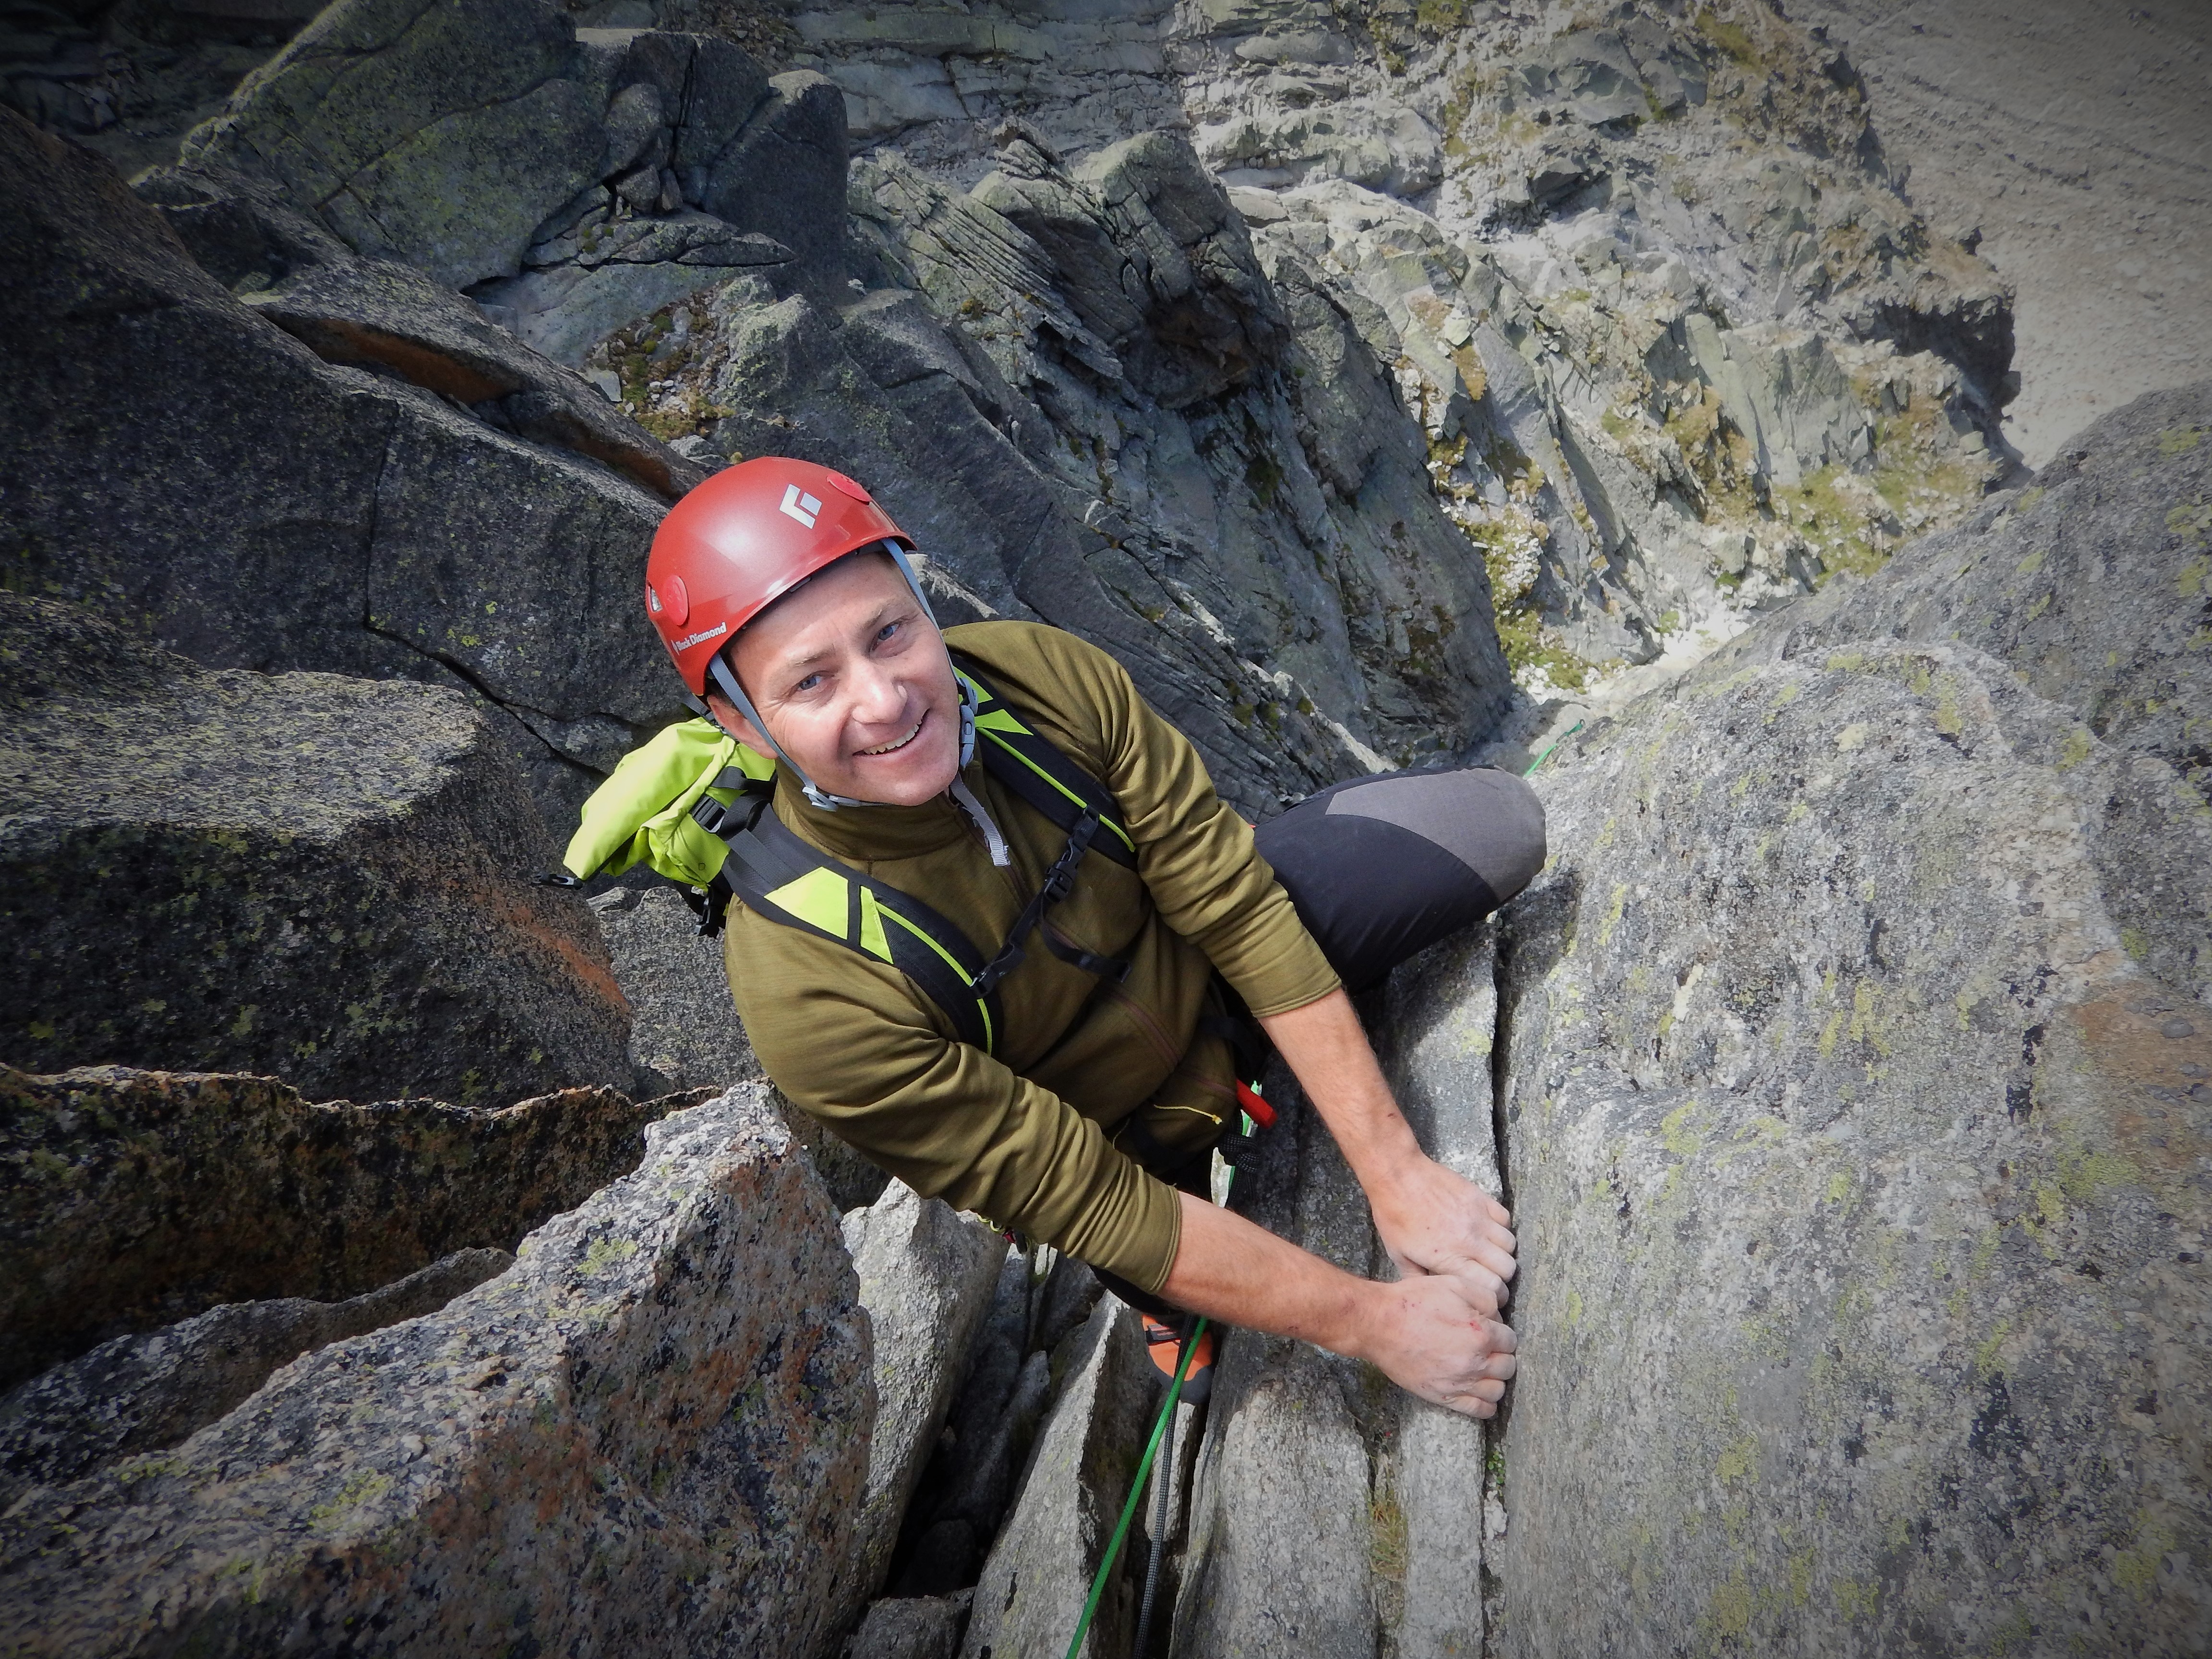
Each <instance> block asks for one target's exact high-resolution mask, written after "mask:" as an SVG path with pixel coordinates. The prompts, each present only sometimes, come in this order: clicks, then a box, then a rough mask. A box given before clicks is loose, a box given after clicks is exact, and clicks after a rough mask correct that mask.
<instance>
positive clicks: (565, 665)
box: [0, 115, 678, 1083]
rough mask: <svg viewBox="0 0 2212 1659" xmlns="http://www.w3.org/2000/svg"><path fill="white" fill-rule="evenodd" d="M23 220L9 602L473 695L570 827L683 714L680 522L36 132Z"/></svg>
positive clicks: (11, 215)
mask: <svg viewBox="0 0 2212 1659" xmlns="http://www.w3.org/2000/svg"><path fill="white" fill-rule="evenodd" d="M0 199H4V200H5V202H6V203H7V205H8V211H7V213H6V214H5V215H4V216H0V273H4V277H5V281H6V284H7V287H8V289H9V293H10V294H11V295H13V296H14V304H15V318H16V322H17V324H18V326H15V327H13V328H10V329H9V330H8V331H6V334H5V336H4V337H0V363H4V374H5V376H6V379H7V381H8V383H9V385H10V386H13V387H15V395H14V396H12V397H10V398H9V399H8V400H7V402H6V404H5V406H4V408H0V489H4V495H0V499H4V501H5V502H6V507H5V508H4V516H5V520H6V525H7V528H8V534H9V544H8V545H9V553H8V566H7V569H8V577H7V585H8V586H10V587H14V588H15V589H17V590H18V591H29V592H41V593H46V594H50V595H52V596H53V597H56V598H59V599H78V600H81V601H83V602H85V603H87V604H88V605H90V606H91V607H92V608H94V609H95V610H97V611H99V612H100V615H102V616H103V617H106V618H107V619H109V620H110V621H112V622H114V623H118V624H120V625H122V626H124V627H125V628H126V629H129V630H131V631H132V632H134V633H137V634H140V635H144V636H148V637H150V638H152V639H154V640H155V641H159V642H161V643H162V644H165V645H167V646H168V647H171V648H173V649H176V650H179V651H182V652H183V653H185V654H186V655H188V656H190V657H192V658H193V659H196V660H197V661H200V662H203V663H205V664H208V665H214V666H222V667H250V668H257V669H261V670H264V671H280V670H284V669H293V668H313V669H318V670H324V671H338V672H346V673H351V674H356V675H365V676H379V677H398V678H410V679H421V680H430V681H434V682H437V683H441V684H446V685H449V686H458V687H462V688H465V689H466V690H469V691H470V693H471V695H472V696H477V697H479V698H481V699H483V700H484V701H485V702H486V703H487V704H488V705H491V706H495V707H496V708H498V709H499V710H501V720H500V726H501V730H502V731H503V732H505V733H507V738H508V740H509V741H511V742H512V743H513V745H514V748H515V750H516V752H517V754H518V756H520V757H523V758H524V759H525V760H526V763H527V764H528V765H529V766H530V767H531V777H532V785H533V793H535V794H536V796H537V797H538V799H539V800H540V801H542V802H544V804H545V805H546V806H547V808H548V809H549V810H550V811H552V812H554V813H555V814H556V815H557V816H561V817H565V816H566V815H567V812H568V811H569V810H570V809H571V806H572V804H573V802H574V800H575V799H578V798H580V794H581V793H583V789H584V787H587V783H588V779H589V777H590V772H589V771H588V770H587V769H588V768H590V767H598V768H599V769H606V768H609V767H611V765H612V764H613V762H614V761H615V759H617V757H619V756H620V755H621V753H622V752H623V750H626V749H627V748H628V747H629V746H630V744H632V743H633V742H634V741H635V730H636V728H638V727H640V726H653V725H655V724H658V723H659V721H661V720H665V719H666V718H669V717H671V716H672V715H673V714H676V713H678V708H677V705H676V701H675V698H674V696H673V694H672V691H671V687H672V686H673V684H674V683H673V682H672V681H671V680H670V679H669V678H668V676H667V659H666V653H664V652H662V651H661V649H660V647H659V642H658V641H656V640H655V639H654V638H653V633H652V630H651V629H650V628H649V627H648V626H647V623H646V621H645V617H644V615H643V613H642V611H641V608H640V607H639V606H638V605H637V604H636V602H635V579H636V572H637V570H638V568H639V567H640V565H641V562H642V561H643V558H644V555H645V550H646V548H647V544H648V543H649V542H650V540H651V538H652V534H653V527H654V526H656V525H657V524H658V522H659V517H660V514H661V513H662V511H663V510H664V503H663V502H662V501H660V500H659V498H658V497H657V496H655V495H652V494H651V493H649V492H648V491H647V490H645V489H641V488H640V487H639V486H637V485H636V484H635V483H631V482H630V481H629V479H627V478H625V477H621V476H619V475H617V474H616V473H614V472H612V471H609V470H608V469H606V468H605V466H603V465H599V463H597V462H594V461H592V460H590V459H586V458H584V457H582V456H580V455H577V454H575V453H573V452H571V451H569V450H566V449H549V448H545V447H540V446H539V445H538V444H535V443H532V442H531V441H527V440H525V439H520V438H517V437H515V436H514V435H512V434H511V433H508V432H506V431H501V430H500V429H498V428H495V427H494V426H492V425H490V424H489V423H488V422H485V421H483V420H481V419H478V418H477V417H476V416H472V415H471V414H468V413H465V412H463V411H461V410H456V409H454V408H453V406H452V405H450V404H447V403H445V402H443V401H442V400H441V399H440V398H437V397H435V395H433V394H432V393H430V392H427V391H425V390H423V389H422V388H419V387H416V386H410V385H408V384H406V383H405V382H404V381H399V380H393V379H392V378H389V377H386V376H383V375H380V374H368V373H366V372H364V371H362V370H360V369H355V368H342V367H339V366H337V365H335V364H330V363H325V362H322V361H320V360H319V359H318V358H317V357H316V356H314V354H313V353H312V352H311V351H309V350H308V349H307V347H305V346H304V345H302V344H301V343H299V342H298V341H296V340H295V339H293V338H292V337H289V335H287V334H285V333H284V332H283V330H281V329H279V328H277V327H276V326H275V325H274V324H272V323H271V322H270V320H269V319H267V318H265V317H262V316H259V315H257V314H256V313H254V312H253V311H252V310H251V309H250V308H248V307H246V306H244V305H242V304H240V302H239V301H237V300H236V299H234V297H233V296H232V295H230V294H228V292H227V291H225V290H224V289H222V287H221V286H219V285H218V284H217V283H216V282H215V281H214V280H213V279H212V278H210V276H208V275H207V274H206V273H205V272H204V271H203V270H201V269H200V268H199V267H198V265H197V264H195V263H194V262H193V261H192V259H191V258H190V257H189V256H188V255H187V254H186V252H185V250H184V248H183V246H181V245H180V244H179V242H178V240H177V239H176V237H175V235H174V234H172V233H171V231H170V230H169V228H168V227H167V224H166V223H165V222H164V221H163V219H162V216H161V211H160V210H156V209H155V208H153V207H149V205H147V204H144V203H143V202H140V201H138V200H137V199H136V198H135V197H132V196H131V192H130V191H128V190H126V189H125V188H124V186H123V185H122V183H121V181H120V180H119V179H117V178H116V177H115V176H114V174H113V173H112V171H110V170H109V168H108V167H107V165H106V162H104V161H100V159H99V158H97V157H95V156H93V155H88V154H87V153H85V152H84V151H82V150H79V149H73V148H71V147H69V146H66V145H64V144H62V143H58V141H54V140H51V139H47V138H46V137H42V136H40V135H39V134H37V133H35V132H33V131H31V130H30V129H29V128H28V127H27V125H24V124H23V123H22V122H21V121H20V120H19V119H17V118H15V117H14V116H12V115H0ZM362 695H366V694H365V693H364V694H362ZM552 867H554V866H553V865H552V864H551V863H550V862H548V863H545V864H533V865H532V866H529V868H528V872H527V873H534V872H535V871H536V870H538V869H550V868H552ZM15 1058H17V1059H18V1060H21V1059H22V1058H24V1056H23V1055H21V1054H17V1055H16V1056H15ZM556 1080H557V1081H559V1082H564V1083H565V1082H574V1081H578V1080H580V1078H578V1077H576V1076H573V1075H572V1076H569V1077H564V1078H561V1079H556Z"/></svg>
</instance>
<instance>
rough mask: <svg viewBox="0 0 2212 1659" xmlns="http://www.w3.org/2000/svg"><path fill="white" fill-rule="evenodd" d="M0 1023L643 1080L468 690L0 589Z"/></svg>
mask: <svg viewBox="0 0 2212 1659" xmlns="http://www.w3.org/2000/svg"><path fill="white" fill-rule="evenodd" d="M0 653H4V655H3V656H0V708H5V709H6V711H7V727H6V731H5V732H4V734H3V735H0V769H4V771H5V773H6V775H9V777H11V778H12V779H13V780H14V781H13V782H12V783H11V785H10V786H9V799H8V805H7V807H6V811H5V813H4V816H0V877H3V878H0V892H4V895H5V896H4V897H0V1008H4V1009H5V1010H6V1012H5V1013H4V1015H0V1043H4V1045H5V1048H6V1051H7V1053H8V1055H9V1059H10V1060H12V1061H13V1062H15V1063H16V1064H19V1065H25V1066H30V1067H32V1068H33V1069H35V1070H39V1071H47V1072H53V1071H61V1070H63V1069H64V1068H66V1067H69V1066H82V1065H103V1064H115V1063H124V1064H129V1065H132V1066H148V1067H161V1068H167V1069H173V1070H177V1071H228V1072H248V1071H251V1072H266V1073H283V1074H284V1075H286V1076H288V1077H289V1078H290V1079H292V1081H293V1082H294V1083H295V1085H296V1086H298V1087H299V1088H301V1089H302V1090H304V1091H307V1093H309V1094H310V1095H313V1096H317V1097H323V1098H326V1099H327V1098H330V1097H335V1096H347V1097H352V1098H354V1099H357V1100H374V1099H379V1098H390V1097H398V1096H403V1095H426V1096H433V1097H440V1098H443V1099H447V1100H452V1101H455V1102H458V1103H460V1104H463V1105H477V1104H496V1105H505V1104H506V1103H508V1102H510V1101H513V1100H517V1099H520V1098H522V1097H526V1096H530V1095H537V1094H543V1093H545V1092H547V1091H550V1090H553V1089H558V1088H562V1087H564V1086H569V1085H581V1084H605V1085H627V1084H628V1083H629V1080H630V1076H629V1060H628V1057H627V1053H626V1050H627V1043H626V1041H625V1039H626V1037H627V1036H628V1031H627V1027H628V1025H629V1009H628V1008H627V1007H626V1006H624V1004H623V1000H622V993H621V992H620V990H619V989H618V988H617V986H616V984H615V981H614V977H613V975H612V974H611V972H610V971H609V970H608V965H607V959H606V953H605V946H604V945H602V944H601V943H600V940H599V932H598V929H596V928H595V927H592V921H591V916H590V914H589V912H588V911H587V910H586V908H585V907H584V904H583V902H582V900H581V899H580V897H578V896H576V895H574V894H572V893H569V892H567V891H565V890H562V889H559V888H554V887H546V886H542V885H538V884H536V883H535V882H534V880H533V878H534V877H535V875H536V874H537V872H539V871H542V870H551V869H557V868H558V867H559V864H558V857H559V855H558V852H557V850H556V848H555V846H554V844H553V842H552V841H551V839H550V837H549V836H547V835H546V834H545V832H544V829H543V828H542V826H541V823H540V821H539V819H538V814H537V812H536V811H535V810H534V807H533V805H532V801H531V799H530V795H529V793H528V789H527V787H526V783H525V781H524V777H523V775H522V774H521V773H520V770H518V769H516V768H515V767H514V765H513V763H512V762H511V760H510V759H509V758H508V756H507V750H506V748H505V745H504V744H502V743H501V742H500V740H499V739H498V738H497V736H496V734H495V732H494V731H493V729H492V728H491V726H490V725H489V723H488V722H487V721H486V720H485V719H484V718H483V715H482V714H480V713H478V712H477V710H476V709H474V708H471V707H470V705H469V703H468V702H467V700H466V699H465V698H464V697H463V696H461V695H460V694H459V692H457V691H453V690H445V689H441V688H435V687H428V686H417V685H404V684H374V683H372V682H367V681H362V680H354V679H345V678H339V677H338V676H337V675H332V674H288V675H281V676H277V677H275V678H270V677H266V676H263V675H258V674H252V673H246V672H241V671H222V672H208V671H203V670H201V669H198V668H196V667H194V666H193V665H191V663H189V662H186V661H185V660H184V659H181V658H179V657H174V656H171V655H169V654H168V653H165V652H161V651H159V650H155V649H153V648H150V647H148V646H146V645H145V644H143V642H141V641H137V640H134V639H132V638H131V637H130V636H129V635H127V634H126V633H125V631H124V630H123V629H119V628H118V627H116V626H114V625H113V623H111V622H107V621H104V620H102V619H100V618H98V617H94V616H92V615H90V614H88V613H87V612H86V611H81V610H78V609H76V607H73V606H70V605H58V604H55V603H53V602H51V601H47V600H41V599H27V598H23V597H21V596H19V595H16V594H13V593H0Z"/></svg>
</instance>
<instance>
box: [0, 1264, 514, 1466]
mask: <svg viewBox="0 0 2212 1659" xmlns="http://www.w3.org/2000/svg"><path fill="white" fill-rule="evenodd" d="M513 1265H514V1258H513V1255H509V1254H508V1253H507V1251H505V1250H456V1251H455V1252H453V1255H449V1256H446V1257H444V1258H443V1259H441V1260H440V1261H434V1262H432V1263H431V1264H430V1265H429V1266H428V1267H423V1268H420V1269H418V1270H417V1271H416V1272H414V1273H410V1274H408V1275H407V1276H406V1278H404V1279H397V1280H395V1281H393V1282H392V1284H390V1285H385V1286H383V1287H382V1288H380V1289H379V1290H374V1291H367V1292H365V1293H364V1294H362V1295H360V1296H356V1297H349V1298H348V1299H347V1300H345V1301H343V1302H335V1303H332V1302H311V1301H307V1300H306V1299H305V1298H303V1297H285V1298H283V1299H281V1300H278V1301H274V1302H233V1303H227V1304H223V1305H222V1306H221V1307H216V1308H210V1309H209V1310H207V1311H206V1312H205V1313H204V1314H199V1315H197V1316H194V1317H193V1318H191V1319H187V1320H185V1322H183V1323H182V1324H179V1325H171V1326H169V1327H167V1328H166V1329H163V1330H159V1331H154V1332H150V1333H149V1334H146V1335H144V1336H118V1337H117V1338H116V1339H115V1340H113V1341H112V1342H103V1343H101V1344H100V1346H98V1347H97V1348H94V1350H93V1351H92V1352H90V1353H88V1354H86V1355H85V1356H84V1357H83V1358H80V1359H73V1360H70V1361H69V1362H67V1363H66V1364H60V1365H57V1366H55V1367H54V1368H53V1369H52V1370H49V1371H46V1372H44V1373H42V1374H40V1376H35V1377H33V1378H32V1379H31V1380H30V1381H29V1382H27V1383H23V1384H22V1385H21V1387H19V1388H17V1389H13V1390H12V1391H10V1392H9V1394H8V1395H7V1396H6V1397H5V1398H0V1508H4V1507H5V1506H6V1505H7V1504H10V1503H12V1502H13V1501H14V1500H15V1496H16V1495H17V1493H18V1492H20V1491H21V1488H22V1487H23V1486H26V1485H38V1486H61V1485H64V1484H66V1483H67V1482H69V1481H71V1480H78V1479H80V1478H82V1476H84V1475H87V1474H91V1473H92V1472H93V1471H94V1470H95V1469H97V1468H101V1467H102V1466H104V1465H106V1464H108V1463H112V1462H115V1461H116V1460H117V1459H118V1458H120V1457H125V1456H129V1455H132V1454H135V1453H140V1452H152V1451H161V1450H164V1449H167V1448H168V1447H171V1446H173V1445H176V1444H178V1443H179V1442H181V1441H183V1440H185V1438H187V1437H189V1436H191V1434H192V1432H193V1431H195V1430H198V1429H203V1428H205V1427H206V1426H207V1425H209V1424H210V1423H212V1422H214V1421H215V1420H216V1419H218V1418H221V1417H224V1416H228V1414H229V1413H230V1411H231V1410H232V1408H233V1407H235V1406H237V1405H238V1404H239V1403H240V1401H243V1400H245V1398H246V1396H247V1395H250V1394H252V1392H253V1391H254V1390H255V1389H258V1388H259V1387H260V1386H261V1385H262V1384H263V1383H266V1382H267V1381H268V1380H269V1374H270V1372H271V1371H274V1370H276V1368H277V1367H278V1366H280V1365H283V1364H287V1363H288V1362H289V1361H291V1360H294V1359H297V1358H299V1357H300V1356H301V1354H303V1353H309V1352H313V1351H314V1350H315V1349H317V1348H320V1347H326V1346H329V1345H330V1344H331V1343H333V1342H337V1341H341V1340H343V1339H344V1338H346V1337H349V1336H363V1335H366V1334H368V1333H369V1332H370V1331H374V1330H381V1329H382V1328H384V1327H385V1326H386V1325H397V1324H398V1323H399V1322H401V1321H402V1320H406V1319H413V1318H416V1317H417V1316H420V1315H422V1314H426V1313H435V1312H436V1311H437V1310H439V1309H441V1308H442V1307H444V1306H445V1305H446V1304H447V1303H448V1302H451V1301H452V1300H453V1298H454V1297H457V1296H459V1295H460V1294H461V1292H463V1291H471V1290H474V1289H475V1288H476V1287H477V1285H481V1284H483V1282H484V1280H486V1279H489V1278H491V1277H493V1276H494V1275H495V1274H497V1273H504V1272H506V1271H507V1268H509V1267H513Z"/></svg>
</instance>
